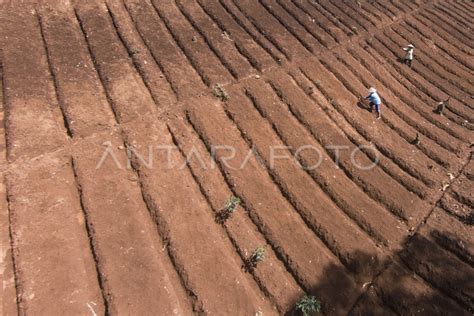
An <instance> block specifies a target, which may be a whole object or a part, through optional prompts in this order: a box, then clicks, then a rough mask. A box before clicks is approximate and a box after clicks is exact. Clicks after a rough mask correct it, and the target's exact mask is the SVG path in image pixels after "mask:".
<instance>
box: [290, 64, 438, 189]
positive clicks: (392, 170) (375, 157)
mask: <svg viewBox="0 0 474 316" xmlns="http://www.w3.org/2000/svg"><path fill="white" fill-rule="evenodd" d="M291 76H292V78H293V79H294V81H295V82H297V84H298V86H299V87H300V88H301V89H302V90H303V91H305V93H306V94H307V95H308V96H309V97H310V98H311V99H312V100H315V101H316V104H318V106H320V107H321V109H322V110H323V111H324V112H325V113H326V114H327V116H328V117H329V118H330V119H331V121H332V122H333V124H334V125H336V126H337V127H338V128H339V129H340V130H341V132H343V133H344V135H345V136H346V137H347V138H348V139H349V140H350V142H351V143H353V144H354V145H355V146H357V147H358V148H360V150H361V151H362V152H363V153H364V154H365V155H367V157H368V158H369V159H370V160H371V161H372V162H376V161H378V162H379V166H380V167H381V168H382V169H383V170H384V172H385V173H387V174H388V175H390V177H392V179H394V180H395V181H397V182H398V183H400V184H401V185H402V186H404V187H406V188H407V190H409V191H410V192H413V193H415V194H416V195H418V196H419V197H420V198H426V197H427V194H428V192H427V191H429V189H428V188H427V187H426V185H425V184H424V183H422V181H420V180H418V179H417V178H416V177H414V176H412V175H411V174H410V173H408V172H406V171H405V170H403V169H401V168H400V167H399V166H398V165H397V164H396V163H395V162H393V161H392V159H391V158H390V157H388V156H386V155H385V154H384V153H382V152H380V151H379V150H378V149H377V148H376V147H374V146H373V145H372V144H371V143H370V142H369V141H367V139H365V138H364V137H363V135H361V134H359V132H358V131H357V130H356V129H355V128H354V127H353V126H352V125H351V124H350V123H349V121H347V120H346V118H345V117H344V116H343V115H342V114H340V113H339V112H338V111H336V110H334V109H333V108H332V106H331V104H330V102H329V99H328V95H327V94H326V95H325V94H324V91H321V90H319V88H318V85H319V86H320V83H319V82H317V81H313V80H312V79H311V78H309V77H308V76H307V75H306V74H305V73H304V72H303V71H297V72H293V73H292V74H291ZM308 90H310V91H308Z"/></svg>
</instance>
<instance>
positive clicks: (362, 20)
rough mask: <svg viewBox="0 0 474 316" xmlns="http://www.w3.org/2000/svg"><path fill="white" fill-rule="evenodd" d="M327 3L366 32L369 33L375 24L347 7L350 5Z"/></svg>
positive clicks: (338, 2) (357, 11) (336, 2)
mask: <svg viewBox="0 0 474 316" xmlns="http://www.w3.org/2000/svg"><path fill="white" fill-rule="evenodd" d="M328 1H329V2H330V3H331V4H332V5H333V6H335V7H336V8H338V9H339V10H340V11H341V12H343V13H344V14H345V15H347V16H349V17H350V18H351V19H352V20H354V21H355V22H357V24H358V25H360V26H361V27H362V28H363V29H364V30H365V31H366V32H370V31H371V30H372V29H373V27H374V26H375V24H374V23H373V22H372V21H371V20H370V19H367V18H366V17H365V16H364V15H363V14H362V13H361V12H360V11H359V10H357V9H356V8H351V7H348V6H351V5H350V4H347V3H344V2H343V1H334V0H328Z"/></svg>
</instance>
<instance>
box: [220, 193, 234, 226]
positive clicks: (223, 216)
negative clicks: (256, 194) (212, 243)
mask: <svg viewBox="0 0 474 316" xmlns="http://www.w3.org/2000/svg"><path fill="white" fill-rule="evenodd" d="M239 205H240V199H239V198H238V197H235V196H231V197H229V199H228V200H227V202H226V203H225V205H224V207H223V208H222V209H221V210H220V211H219V212H217V215H216V222H217V223H219V224H223V223H225V221H226V220H227V219H228V218H229V217H230V216H231V215H232V213H234V212H235V210H236V209H237V207H238V206H239Z"/></svg>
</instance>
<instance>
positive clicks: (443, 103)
mask: <svg viewBox="0 0 474 316" xmlns="http://www.w3.org/2000/svg"><path fill="white" fill-rule="evenodd" d="M450 98H451V97H448V98H447V99H446V100H444V101H441V102H439V103H438V107H437V108H436V110H435V112H436V113H438V114H439V115H443V111H444V108H445V107H446V105H448V102H449V99H450Z"/></svg>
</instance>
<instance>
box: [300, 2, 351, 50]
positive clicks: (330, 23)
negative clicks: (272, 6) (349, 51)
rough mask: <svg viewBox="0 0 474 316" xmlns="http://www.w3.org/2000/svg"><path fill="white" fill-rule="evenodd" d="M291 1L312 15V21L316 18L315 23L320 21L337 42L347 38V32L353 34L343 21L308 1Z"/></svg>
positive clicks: (320, 24) (319, 23) (321, 25)
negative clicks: (328, 14)
mask: <svg viewBox="0 0 474 316" xmlns="http://www.w3.org/2000/svg"><path fill="white" fill-rule="evenodd" d="M291 3H292V4H293V5H294V6H296V7H298V9H300V10H301V11H303V12H304V13H306V14H307V15H308V16H310V17H311V19H312V20H311V21H313V20H314V21H315V23H318V25H319V26H320V27H321V28H322V29H324V30H325V31H326V32H327V33H329V34H330V35H331V36H332V37H333V38H334V40H335V41H336V42H337V43H342V42H343V41H344V40H346V39H347V34H352V32H351V31H347V30H346V28H344V26H343V25H342V24H341V23H338V21H337V20H335V19H332V18H331V17H330V16H329V17H328V16H326V15H325V14H323V13H321V12H320V11H318V10H317V9H316V8H315V7H313V6H311V5H310V4H309V3H308V2H307V1H303V0H292V1H291Z"/></svg>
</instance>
